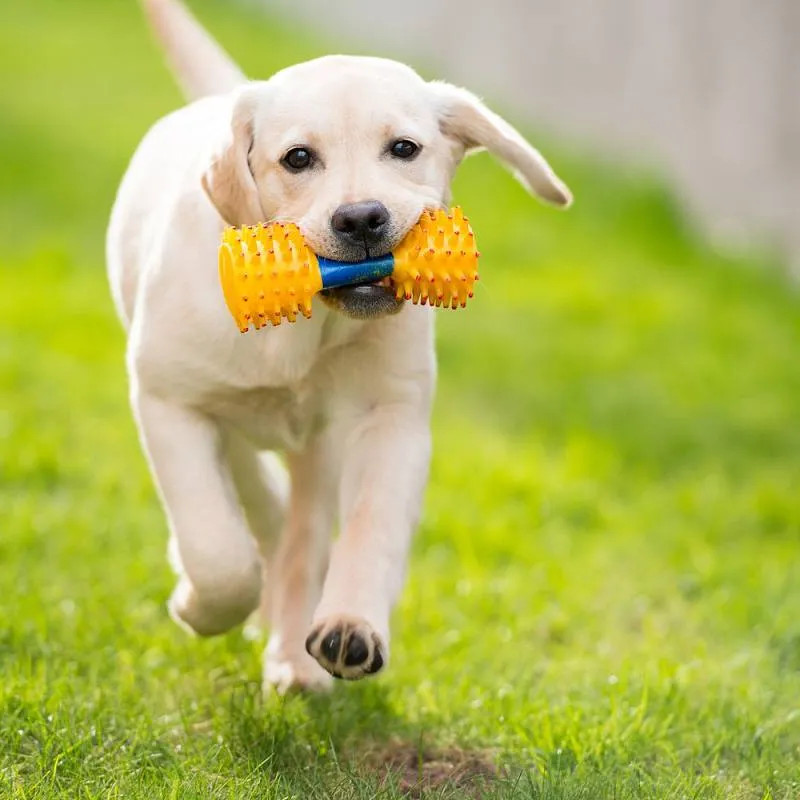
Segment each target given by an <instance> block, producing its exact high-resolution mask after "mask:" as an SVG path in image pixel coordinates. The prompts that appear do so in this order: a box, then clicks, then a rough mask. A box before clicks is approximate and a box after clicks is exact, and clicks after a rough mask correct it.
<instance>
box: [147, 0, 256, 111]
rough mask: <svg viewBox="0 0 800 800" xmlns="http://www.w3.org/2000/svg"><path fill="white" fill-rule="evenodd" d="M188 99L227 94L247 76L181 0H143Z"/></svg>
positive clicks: (245, 79) (170, 64) (173, 70)
mask: <svg viewBox="0 0 800 800" xmlns="http://www.w3.org/2000/svg"><path fill="white" fill-rule="evenodd" d="M141 1H142V5H143V6H144V10H145V13H146V15H147V17H148V19H149V20H150V24H151V25H152V27H153V30H154V31H155V35H156V38H157V39H158V41H159V43H160V44H161V46H162V47H163V49H164V52H165V53H166V57H167V63H168V64H169V66H170V68H171V69H172V72H173V74H174V75H175V78H176V79H177V81H178V85H179V86H180V87H181V89H182V90H183V93H184V95H186V98H187V99H188V100H198V99H199V98H201V97H206V96H208V95H213V94H224V93H226V92H229V91H231V90H232V89H235V88H236V87H237V86H240V85H241V84H243V83H245V82H246V81H247V78H246V77H245V75H244V74H243V73H242V71H241V70H240V69H239V67H237V66H236V64H235V63H234V62H233V60H232V59H231V57H230V56H229V55H228V54H227V53H226V52H225V51H224V50H223V49H222V48H221V47H220V46H219V45H218V44H217V43H216V42H215V41H214V39H212V38H211V36H210V34H209V33H208V32H207V31H206V30H205V28H203V26H202V25H201V24H200V23H199V22H198V21H197V20H196V19H195V17H194V16H192V14H191V12H190V11H189V9H187V8H186V6H184V5H183V3H181V2H180V0H141Z"/></svg>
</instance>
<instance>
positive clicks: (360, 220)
mask: <svg viewBox="0 0 800 800" xmlns="http://www.w3.org/2000/svg"><path fill="white" fill-rule="evenodd" d="M480 148H486V149H487V150H489V151H490V152H492V153H494V154H495V155H496V156H498V157H499V158H500V159H502V160H503V161H504V162H505V163H506V164H508V165H509V166H510V167H511V168H512V169H514V171H515V172H516V173H517V175H518V177H519V178H520V179H521V180H522V182H523V183H524V184H525V185H526V186H527V187H528V188H529V189H530V190H531V191H532V192H533V193H535V194H536V195H538V196H539V197H540V198H542V199H543V200H545V201H547V202H550V203H553V204H555V205H559V206H565V205H567V204H569V202H570V200H571V197H570V193H569V190H568V189H567V188H566V186H564V184H563V183H562V182H561V181H560V180H559V179H558V178H557V177H556V175H555V174H554V173H553V171H552V170H551V169H550V167H549V165H548V164H547V162H546V161H545V160H544V158H543V157H542V156H541V155H540V154H539V152H538V151H537V150H536V149H535V148H533V147H532V146H531V145H530V144H528V142H526V141H525V140H524V139H523V138H522V136H521V135H520V134H519V133H518V132H517V131H516V130H515V129H514V128H512V127H511V125H509V124H508V123H507V122H506V121H505V120H503V119H501V118H500V117H498V116H497V115H496V114H494V113H493V112H491V111H490V110H489V109H488V108H486V106H484V105H483V103H481V101H480V100H478V99H477V98H476V97H475V96H474V95H472V94H471V93H469V92H467V91H465V90H463V89H458V88H456V87H454V86H451V85H449V84H446V83H439V82H433V83H429V82H427V81H425V80H423V79H422V78H421V77H420V76H419V75H417V73H416V72H414V71H413V70H412V69H410V68H409V67H407V66H405V65H403V64H400V63H398V62H395V61H390V60H386V59H378V58H364V57H352V56H328V57H326V58H320V59H316V60H314V61H309V62H306V63H304V64H299V65H297V66H294V67H290V68H288V69H285V70H283V71H281V72H279V73H277V74H276V75H274V76H273V77H272V78H271V79H270V80H268V81H264V82H259V83H252V84H248V85H247V86H245V87H243V89H242V90H241V92H240V94H239V95H238V97H237V98H236V100H235V103H234V107H233V118H232V123H231V129H230V138H229V139H228V141H226V142H225V144H224V146H223V148H222V149H221V150H220V152H219V153H217V154H216V156H215V157H214V158H213V159H212V163H211V164H210V165H209V168H208V170H207V171H206V173H205V175H204V178H203V186H204V188H205V190H206V193H207V194H208V196H209V198H210V199H211V201H212V202H213V204H214V205H215V206H216V208H217V210H218V211H219V213H220V214H221V216H222V217H223V218H224V219H225V221H226V222H228V223H229V224H232V225H242V224H253V223H256V222H259V221H265V220H292V221H294V222H296V223H297V224H298V225H299V226H300V228H301V230H302V231H303V234H304V235H305V237H306V239H307V241H308V243H309V245H310V246H311V247H312V249H313V250H314V251H315V252H316V253H318V254H319V255H321V256H324V257H326V258H330V259H336V260H341V261H358V260H361V259H363V258H366V257H369V256H378V255H384V254H386V253H389V252H390V251H391V250H392V249H393V248H394V247H395V246H396V245H397V244H398V243H399V242H400V240H401V239H402V238H403V237H404V236H405V234H406V233H407V232H408V230H409V229H410V228H411V227H412V226H413V225H414V224H415V223H416V222H417V220H418V219H419V217H420V215H421V214H422V212H423V211H424V210H425V209H432V208H441V207H444V206H446V205H447V204H448V203H449V200H450V182H451V180H452V177H453V173H454V172H455V169H456V167H457V166H458V164H459V162H460V161H461V159H462V158H463V157H464V155H465V154H467V153H469V152H471V151H474V150H476V149H480ZM323 296H324V298H325V299H326V301H327V302H328V303H329V304H330V305H333V306H334V307H336V308H338V309H339V310H341V311H342V312H344V313H346V314H348V315H350V316H354V317H360V318H366V317H375V316H380V315H382V314H387V313H393V312H395V311H397V310H398V308H399V307H400V304H399V303H398V302H397V301H395V300H394V296H393V294H392V293H391V292H390V291H389V290H387V289H384V288H382V287H381V286H378V285H367V286H358V287H347V288H342V289H334V290H329V291H327V292H324V293H323Z"/></svg>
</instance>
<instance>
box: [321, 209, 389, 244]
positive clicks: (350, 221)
mask: <svg viewBox="0 0 800 800" xmlns="http://www.w3.org/2000/svg"><path fill="white" fill-rule="evenodd" d="M388 222H389V209H387V208H386V206H385V205H384V204H383V203H380V202H378V201H377V200H364V201H363V202H361V203H349V204H348V205H346V206H339V208H337V209H336V211H334V212H333V216H332V217H331V227H332V228H333V230H334V231H336V235H337V236H339V237H340V238H342V239H346V240H347V241H350V242H355V243H357V244H361V243H363V242H366V243H367V244H371V243H374V242H378V241H379V240H380V239H381V237H382V236H383V235H384V233H385V232H386V224H387V223H388Z"/></svg>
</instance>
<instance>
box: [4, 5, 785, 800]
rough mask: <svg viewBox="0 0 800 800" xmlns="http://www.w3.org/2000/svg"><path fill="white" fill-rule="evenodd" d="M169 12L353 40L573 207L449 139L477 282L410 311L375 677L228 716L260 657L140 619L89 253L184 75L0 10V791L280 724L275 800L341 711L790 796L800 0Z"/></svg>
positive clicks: (240, 645)
mask: <svg viewBox="0 0 800 800" xmlns="http://www.w3.org/2000/svg"><path fill="white" fill-rule="evenodd" d="M190 5H191V7H192V9H193V10H194V11H195V12H196V13H197V15H198V16H199V18H200V19H201V20H202V22H203V23H204V24H205V25H206V26H207V27H208V28H209V30H211V31H212V32H213V34H214V35H215V36H216V37H217V38H218V39H219V40H220V41H221V42H222V44H223V45H224V46H225V47H226V49H227V50H228V51H229V52H230V53H232V54H233V55H234V56H235V58H236V59H237V60H238V61H239V63H240V64H241V65H242V66H243V68H244V69H245V71H246V72H247V73H248V74H249V75H251V76H253V77H267V76H269V74H270V73H271V72H273V71H274V70H276V69H279V68H281V67H283V66H286V65H289V64H292V63H295V62H297V61H301V60H304V59H307V58H311V57H314V56H317V55H323V54H325V53H330V52H343V51H344V52H347V51H349V52H360V53H370V54H379V55H390V56H397V57H400V58H402V59H405V60H408V61H410V62H412V63H413V65H414V66H415V67H416V68H418V69H419V70H420V72H421V73H422V74H423V75H425V76H426V77H429V78H443V79H447V80H451V81H453V82H456V83H461V84H463V85H466V86H468V87H469V88H471V89H473V90H474V91H477V92H478V93H480V94H482V95H483V96H484V97H485V99H486V100H487V102H488V103H489V104H490V105H491V106H492V107H494V108H495V109H496V110H498V111H499V112H501V113H503V114H505V115H506V116H507V117H508V118H509V119H511V120H512V121H513V122H514V123H515V124H517V125H518V126H519V127H520V128H521V129H522V130H523V131H524V132H525V133H526V135H527V136H529V138H530V139H531V141H533V142H534V143H535V144H536V145H537V146H538V147H539V148H540V149H541V150H542V152H543V153H544V154H545V155H546V156H547V157H548V159H549V160H550V161H551V163H552V164H553V166H554V168H555V169H556V171H557V172H558V173H559V175H560V176H561V177H563V178H564V180H565V181H566V182H567V184H568V185H569V186H570V187H571V188H572V189H573V191H574V193H575V196H576V203H575V206H574V208H573V209H571V210H570V211H568V212H566V213H562V212H556V211H554V210H552V209H549V208H545V207H543V206H541V205H539V204H537V203H536V202H535V201H534V200H532V199H531V198H530V197H528V195H527V194H526V193H525V192H524V190H523V189H522V188H521V187H520V186H518V185H517V184H516V183H515V182H514V181H513V179H512V178H511V177H510V176H509V175H508V174H507V173H506V172H505V171H504V170H503V169H502V167H500V166H499V165H497V164H496V163H494V162H493V161H492V160H491V158H489V157H488V156H486V155H479V156H475V157H474V158H470V159H469V160H467V161H466V162H465V163H464V164H463V166H462V167H461V169H460V173H459V175H458V177H457V179H456V184H455V200H456V201H457V202H458V203H460V204H461V205H463V206H464V208H465V209H466V210H467V212H468V214H469V216H470V219H471V221H472V223H473V226H474V228H475V231H476V236H477V237H478V239H479V241H480V247H481V251H482V254H483V256H482V281H481V283H480V291H479V292H478V293H477V294H476V297H475V299H474V301H473V302H472V304H471V306H470V307H469V308H468V309H467V310H465V311H464V312H453V313H450V312H441V313H440V314H438V315H437V329H438V334H437V335H438V352H439V358H440V364H441V378H440V387H439V391H438V395H437V403H436V410H435V415H434V437H435V455H434V461H433V466H432V476H431V483H430V487H429V490H428V495H427V500H426V507H425V513H424V516H423V521H422V524H421V526H420V531H419V536H418V537H417V540H416V543H415V549H414V557H413V564H412V567H411V570H410V577H409V585H408V588H407V590H406V592H405V594H404V596H403V600H402V603H401V607H400V609H399V611H398V614H397V622H396V628H395V631H396V635H395V640H394V644H393V647H394V649H393V653H392V666H391V672H390V674H389V676H387V678H386V679H385V680H384V679H381V680H380V681H378V682H377V684H370V685H367V686H359V687H348V688H347V689H346V690H345V691H343V692H339V693H336V694H335V695H334V697H333V698H332V699H331V700H330V704H329V705H325V704H321V705H320V704H317V705H316V706H315V707H314V708H313V709H312V712H308V711H307V709H306V707H305V706H304V705H303V704H302V701H300V700H297V701H292V702H287V704H286V705H285V706H281V707H280V708H275V707H273V706H269V705H268V704H267V705H265V706H263V707H262V706H261V705H260V703H259V701H257V699H256V698H257V697H258V684H259V669H260V667H259V653H258V647H256V646H254V645H253V643H252V642H247V641H245V640H244V639H243V638H242V637H240V636H239V635H238V634H232V635H231V636H228V637H223V638H222V639H217V640H213V641H203V642H197V641H194V640H191V639H188V638H187V637H185V636H184V635H183V634H182V633H181V632H180V631H179V630H177V629H176V628H175V627H174V625H173V624H172V623H171V622H170V621H169V620H168V619H167V617H166V612H165V608H164V604H165V601H166V598H167V597H168V595H169V592H170V590H171V588H172V582H173V579H172V576H171V574H170V571H169V569H168V567H167V563H166V559H165V547H166V538H167V535H166V526H165V522H164V518H163V514H162V512H161V509H160V507H159V504H158V502H157V499H156V497H155V492H154V491H153V487H152V483H151V480H150V477H149V475H148V473H147V469H146V466H145V462H144V458H143V456H142V454H141V451H140V448H139V445H138V442H137V438H136V433H135V430H134V426H133V422H132V420H131V415H130V412H129V409H128V403H127V382H126V377H125V372H124V339H123V336H122V332H121V330H120V326H119V324H118V322H117V320H116V318H115V316H114V313H113V309H112V304H111V300H110V297H109V294H108V289H107V285H106V280H105V274H104V258H103V240H104V232H105V226H106V224H107V219H108V213H109V210H110V207H111V204H112V202H113V197H114V193H115V191H116V187H117V185H118V183H119V180H120V179H121V177H122V174H123V172H124V170H125V167H126V164H127V162H128V160H129V159H130V157H131V155H132V153H133V152H134V149H135V147H136V145H137V143H138V142H139V140H140V139H141V137H142V135H143V134H144V133H145V131H146V130H147V129H148V127H149V126H150V125H151V124H152V123H153V122H154V121H155V120H156V119H158V118H159V117H160V116H161V115H163V114H165V113H167V112H169V111H171V110H172V109H174V108H176V107H178V106H179V105H180V104H181V103H182V99H181V97H180V96H179V94H178V91H177V89H176V88H175V87H174V85H173V83H172V80H171V77H170V75H169V74H168V72H167V70H166V68H165V67H164V66H163V63H162V58H161V54H160V52H159V51H158V49H157V48H156V47H155V45H154V44H153V43H152V41H151V38H150V36H149V33H148V30H147V28H146V25H145V23H144V20H143V18H142V14H141V11H140V9H139V7H138V4H137V3H136V2H133V0H26V2H24V3H16V4H6V7H4V9H3V12H2V24H0V74H1V75H2V80H1V81H0V789H2V788H3V787H4V784H3V781H4V780H6V781H7V780H9V778H8V776H9V775H15V774H23V773H24V774H36V775H40V776H47V777H46V779H44V778H43V779H42V781H43V782H42V785H48V786H49V785H50V783H48V782H55V783H57V784H58V786H59V788H60V789H62V790H63V791H64V792H65V793H66V794H65V795H64V796H70V797H77V796H79V791H78V790H80V792H81V793H82V794H81V796H83V795H86V796H87V797H88V796H95V795H94V794H92V792H95V790H96V792H97V795H96V796H98V797H99V796H109V795H108V794H103V790H104V787H105V788H108V787H109V786H113V787H117V789H119V791H120V794H119V795H118V796H124V797H131V798H133V797H139V796H142V797H147V798H152V797H157V796H173V797H184V796H186V797H190V796H207V792H208V791H209V787H219V790H220V792H221V793H222V794H221V796H226V797H229V796H232V795H231V794H230V793H225V792H229V789H230V785H229V784H226V783H224V781H225V780H228V779H230V780H234V781H241V783H235V784H234V785H235V786H236V787H238V788H241V787H243V786H245V785H248V786H249V785H250V784H248V783H247V782H248V781H250V782H252V784H253V786H256V787H260V786H261V784H260V783H258V782H259V781H261V780H262V778H263V775H264V770H265V769H268V770H269V769H272V767H271V766H269V765H271V764H272V763H273V762H272V761H269V762H267V759H269V758H272V757H273V756H272V755H271V754H272V753H274V752H282V753H284V757H282V758H283V760H279V762H275V763H279V765H280V767H281V770H282V772H281V773H280V776H279V777H277V778H275V780H280V781H284V782H285V785H284V790H285V791H284V792H283V794H282V795H281V796H302V797H311V796H314V795H313V794H312V793H310V792H308V791H305V790H303V789H302V786H303V785H304V784H303V781H310V780H312V779H313V780H315V781H317V782H318V783H319V781H322V782H324V781H326V780H328V779H329V778H330V779H331V780H333V778H331V776H334V777H335V776H336V775H338V774H339V772H338V770H340V768H341V765H340V762H339V761H337V760H336V758H337V753H338V754H340V752H344V751H340V750H339V749H337V748H341V747H345V746H346V745H347V743H350V742H351V741H352V739H353V737H355V739H356V740H357V739H358V738H359V736H361V737H364V738H370V737H371V738H372V739H375V738H380V737H383V736H400V737H407V738H409V739H410V740H412V741H414V742H417V741H421V737H422V735H423V732H424V734H425V736H429V737H433V738H434V739H436V740H439V739H441V740H443V741H448V742H453V741H456V742H458V743H460V744H461V745H464V746H466V745H467V744H468V745H470V746H480V747H489V746H491V747H492V748H497V749H498V751H502V752H503V753H510V754H511V756H510V757H512V758H513V760H514V762H515V763H524V764H526V765H531V764H533V765H535V766H536V768H537V769H539V770H540V772H539V773H536V774H541V775H550V776H554V777H552V779H553V780H554V781H556V782H558V781H561V782H562V784H563V785H564V786H568V785H569V786H573V788H575V792H574V793H572V794H570V793H569V792H566V791H565V792H564V793H563V794H558V793H554V794H552V795H544V794H543V795H542V797H545V796H546V797H551V796H552V797H556V796H557V797H585V796H592V797H601V796H605V795H603V794H602V791H605V789H604V788H603V787H606V788H608V786H611V785H612V784H613V785H614V786H617V785H618V786H622V787H623V788H624V787H626V786H628V785H629V784H628V782H629V781H630V786H631V787H634V788H631V789H630V792H629V793H628V790H627V789H625V790H624V791H623V790H620V791H619V792H618V793H616V794H614V796H615V797H631V798H633V797H635V798H637V800H641V798H644V797H653V798H658V799H659V800H663V798H665V797H671V796H673V794H672V793H673V792H674V793H675V794H674V796H697V797H700V796H702V797H725V798H731V797H741V798H751V797H753V798H758V800H760V799H761V798H762V797H767V796H769V797H772V798H778V797H786V798H788V797H793V796H795V794H796V791H795V789H792V788H791V786H792V785H793V784H792V783H791V782H792V780H795V781H796V765H797V763H798V759H800V753H799V752H798V751H797V742H798V741H800V727H799V726H800V714H797V713H796V706H797V702H796V700H797V697H800V559H798V558H797V546H798V541H800V502H799V501H798V487H799V486H800V369H799V368H798V365H799V362H798V353H800V298H798V293H797V288H796V283H795V282H793V281H792V279H791V278H790V272H791V270H792V265H795V268H796V265H797V264H798V259H800V240H799V239H798V230H799V228H798V226H797V224H796V219H795V216H796V213H797V209H798V208H800V194H799V193H798V192H800V102H798V99H800V98H799V97H798V89H799V87H798V81H799V80H800V79H799V78H798V76H799V75H800V61H799V59H800V50H798V47H797V42H798V41H800V27H799V26H798V17H800V6H798V4H797V3H796V2H795V1H794V0H767V1H766V2H761V3H754V2H749V1H748V0H704V1H703V2H702V3H700V2H696V1H695V2H693V1H692V0H594V2H592V3H577V2H574V1H573V2H558V3H555V2H544V0H525V1H524V2H523V0H516V2H515V0H493V2H490V3H489V2H479V0H461V2H459V3H457V4H456V3H451V2H446V0H426V2H424V3H423V2H421V0H419V1H418V0H406V2H404V3H402V4H398V3H394V2H393V3H389V2H378V1H377V0H374V1H373V2H356V0H339V2H336V3H328V2H322V0H319V2H314V0H292V2H290V0H273V1H272V2H270V3H264V2H261V0H259V2H255V0H251V1H250V2H242V3H238V2H222V0H192V2H191V3H190ZM284 723H286V724H284ZM264 731H267V732H268V733H269V736H271V737H272V738H271V739H270V740H269V741H267V740H266V739H264V738H263V737H264V736H265V735H266V734H264ZM48 742H50V743H51V745H50V746H48V745H47V743H48ZM332 744H333V745H334V746H333V747H332V746H331V745H332ZM123 745H124V747H123ZM276 748H278V749H277V750H276ZM281 748H283V750H281ZM286 753H289V754H290V756H291V757H289V756H286V755H285V754H286ZM309 753H311V754H312V755H313V758H314V759H316V761H315V763H316V764H317V765H318V766H317V767H315V770H312V771H311V772H309V771H304V770H305V767H304V765H307V764H308V759H309V757H310V756H309ZM564 754H566V755H564ZM265 763H268V767H267V768H265V767H264V764H265ZM565 764H566V765H567V766H564V765H565ZM20 765H22V766H20ZM19 770H22V772H21V773H20V772H19ZM25 770H28V771H29V773H25ZM270 774H271V773H270ZM231 776H233V777H231ZM592 776H594V777H592ZM145 779H146V780H147V781H151V783H150V784H148V785H149V786H150V787H151V791H150V792H149V793H147V792H141V793H140V794H137V792H139V791H140V788H139V787H140V786H141V782H142V781H143V780H145ZM269 780H272V778H269ZM173 781H174V786H177V787H179V789H180V791H178V790H176V793H173V794H169V793H168V792H167V791H166V789H165V788H164V787H165V786H172V785H173ZM592 781H595V783H592ZM608 781H610V782H611V783H608V784H607V783H606V782H608ZM59 782H60V783H59ZM282 785H283V784H282ZM331 785H333V784H331ZM337 785H338V784H337ZM559 785H561V784H559ZM590 785H591V786H594V787H595V788H596V789H597V791H595V792H592V791H589V794H581V793H580V792H581V791H583V789H581V787H583V788H585V787H586V786H590ZM767 785H769V786H771V787H772V794H769V795H767V794H765V793H764V792H759V791H758V788H759V787H763V786H767ZM126 786H127V789H126ZM794 786H795V788H796V784H794ZM76 787H77V788H76ZM92 787H93V788H92ZM119 787H122V788H119ZM192 787H194V789H193V788H192ZM226 787H227V788H226ZM598 787H599V788H598ZM648 787H649V788H648ZM601 790H602V791H601ZM701 790H702V791H701ZM779 790H780V791H779ZM192 791H195V794H192V793H191V792H192ZM254 791H255V790H254ZM609 791H610V790H609ZM182 792H183V793H182ZM186 792H188V793H186ZM31 796H33V795H31ZM36 796H39V795H36ZM43 796H49V795H46V794H45V795H43ZM215 796H216V795H215ZM236 796H242V797H244V796H261V795H256V794H253V795H247V794H243V793H237V794H236ZM328 796H332V795H328ZM337 796H349V795H346V794H344V795H337ZM526 796H528V797H530V796H532V795H531V794H528V795H526ZM609 796H611V795H609Z"/></svg>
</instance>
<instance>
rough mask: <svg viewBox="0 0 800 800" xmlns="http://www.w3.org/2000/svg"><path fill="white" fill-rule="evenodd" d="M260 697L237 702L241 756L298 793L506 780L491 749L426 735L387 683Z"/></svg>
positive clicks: (462, 793) (410, 789)
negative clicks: (436, 741) (435, 741)
mask: <svg viewBox="0 0 800 800" xmlns="http://www.w3.org/2000/svg"><path fill="white" fill-rule="evenodd" d="M253 699H254V698H248V700H247V701H246V705H240V704H239V703H238V702H237V703H236V705H237V706H238V707H237V708H234V709H232V711H233V713H232V714H231V715H230V725H231V728H230V730H229V731H228V732H227V734H226V736H227V741H228V743H229V746H230V748H231V755H232V757H233V759H234V762H235V764H236V766H237V767H239V768H244V769H245V770H246V771H247V773H248V774H249V775H253V773H254V772H257V773H261V774H262V775H266V776H269V778H270V779H271V780H272V781H274V782H275V783H276V784H278V786H280V787H281V788H283V789H287V790H289V791H291V792H293V793H298V796H302V797H339V796H341V797H361V796H369V797H374V796H389V797H394V796H402V797H424V796H428V795H429V793H435V796H436V797H463V798H468V797H479V796H484V794H485V792H486V790H487V788H488V787H489V785H490V784H497V788H498V789H499V788H500V785H501V784H505V782H506V781H505V779H504V775H503V774H502V773H501V771H500V770H498V768H497V767H496V765H495V761H496V758H495V755H494V754H493V753H492V752H491V751H483V750H479V749H462V748H460V747H453V746H450V747H446V748H443V747H437V746H434V745H432V744H430V743H429V742H428V741H426V738H427V737H426V732H425V730H424V728H423V727H421V726H420V725H419V723H415V722H412V721H411V720H409V719H408V718H407V717H405V716H404V715H403V714H402V712H401V711H399V710H398V709H397V708H395V707H394V706H393V705H392V702H391V699H390V695H389V691H388V689H387V688H386V687H385V686H383V685H382V684H380V683H364V684H358V685H352V686H347V687H344V686H339V685H337V686H335V687H334V690H333V691H332V692H331V693H330V694H326V695H311V696H295V697H289V698H275V697H273V698H268V699H266V700H265V701H264V703H263V705H262V704H260V703H258V702H256V703H252V700H253ZM264 712H266V713H264Z"/></svg>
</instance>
